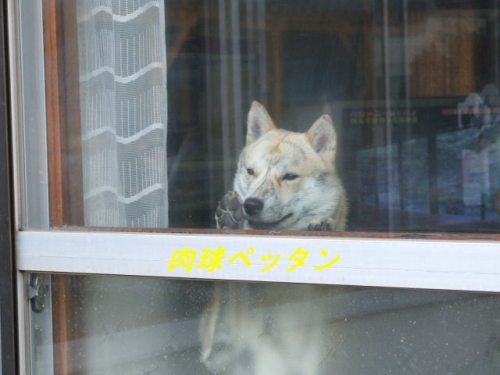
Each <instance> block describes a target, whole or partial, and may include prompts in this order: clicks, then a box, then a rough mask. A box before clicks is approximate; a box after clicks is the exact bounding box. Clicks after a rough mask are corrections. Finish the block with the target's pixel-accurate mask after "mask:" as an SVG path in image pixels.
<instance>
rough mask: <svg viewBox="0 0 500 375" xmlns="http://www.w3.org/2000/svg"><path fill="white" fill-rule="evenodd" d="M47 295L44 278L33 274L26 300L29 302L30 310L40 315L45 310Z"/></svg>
mask: <svg viewBox="0 0 500 375" xmlns="http://www.w3.org/2000/svg"><path fill="white" fill-rule="evenodd" d="M48 293H49V286H48V285H47V283H46V282H45V280H44V277H43V276H42V275H39V274H33V275H31V278H30V283H29V285H28V299H29V300H30V302H31V309H32V310H33V311H34V312H36V313H40V312H42V311H43V310H44V309H45V299H46V298H47V294H48Z"/></svg>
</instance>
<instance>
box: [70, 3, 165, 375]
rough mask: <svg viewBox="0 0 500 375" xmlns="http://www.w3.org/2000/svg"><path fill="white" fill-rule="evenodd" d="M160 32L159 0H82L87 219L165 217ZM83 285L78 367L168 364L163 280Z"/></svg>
mask: <svg viewBox="0 0 500 375" xmlns="http://www.w3.org/2000/svg"><path fill="white" fill-rule="evenodd" d="M165 38H166V36H165V11H164V4H163V1H158V0H156V1H155V0H78V48H79V64H80V95H81V98H80V103H81V111H80V112H81V124H82V149H83V155H82V158H83V184H84V186H83V191H84V217H85V225H86V226H93V227H102V226H104V227H140V228H143V227H147V228H161V227H167V226H168V220H167V212H168V200H167V171H166V155H167V153H166V131H167V90H166V76H167V75H166V40H165ZM137 251H141V249H139V248H138V249H137ZM80 289H81V291H80V297H79V298H80V299H81V301H82V303H83V304H84V306H85V309H84V310H83V311H81V313H80V314H81V315H80V323H79V324H80V325H81V328H82V330H83V331H84V332H85V334H86V336H85V338H84V339H82V340H80V341H79V342H75V343H74V344H73V345H75V348H74V350H73V351H72V352H73V353H84V355H81V356H77V355H76V354H75V356H76V357H75V360H74V361H73V362H72V363H71V366H72V370H73V371H74V372H76V373H85V374H92V375H94V374H95V375H98V374H99V375H100V374H109V375H135V374H146V373H152V372H154V371H156V370H157V369H162V371H163V370H164V366H166V365H168V362H166V361H165V360H164V359H163V356H162V355H161V353H160V354H158V351H159V350H160V351H161V348H163V347H166V346H167V345H168V342H169V336H168V333H169V331H168V329H167V328H166V327H167V326H168V325H167V324H163V325H162V328H158V327H156V326H155V322H156V321H157V320H158V316H162V314H163V311H164V310H165V306H163V305H162V304H172V298H171V296H170V295H169V294H168V291H166V290H165V282H164V281H162V280H156V279H148V281H147V282H144V283H142V282H141V280H139V279H136V278H124V277H109V278H103V277H97V276H96V277H87V278H85V279H84V281H82V282H81V285H80ZM122 290H125V291H128V293H122V292H121V291H122ZM130 291H136V292H137V293H133V292H132V293H131V292H130ZM131 295H132V296H133V298H132V297H131ZM152 301H159V302H158V303H159V305H158V306H155V307H154V308H153V307H152V305H151V303H152ZM145 307H147V308H145ZM168 319H169V317H168V316H162V321H168ZM131 343H136V344H139V343H140V349H141V350H136V349H137V346H131ZM160 372H161V371H160ZM163 373H165V372H163Z"/></svg>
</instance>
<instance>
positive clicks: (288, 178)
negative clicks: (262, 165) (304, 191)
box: [283, 173, 299, 181]
mask: <svg viewBox="0 0 500 375" xmlns="http://www.w3.org/2000/svg"><path fill="white" fill-rule="evenodd" d="M297 178H299V175H298V174H295V173H287V174H285V175H284V176H283V180H286V181H293V180H296V179H297Z"/></svg>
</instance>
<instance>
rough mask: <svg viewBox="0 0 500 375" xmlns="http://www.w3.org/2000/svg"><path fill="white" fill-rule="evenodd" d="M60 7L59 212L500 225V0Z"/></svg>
mask: <svg viewBox="0 0 500 375" xmlns="http://www.w3.org/2000/svg"><path fill="white" fill-rule="evenodd" d="M59 8H60V9H55V10H47V13H48V14H49V16H48V17H49V18H50V17H53V18H55V19H57V20H59V19H60V21H61V22H60V24H61V25H62V28H61V29H57V30H56V31H54V32H52V34H54V33H58V34H57V35H59V34H60V35H59V37H60V38H61V40H62V43H61V44H60V45H57V46H54V48H53V51H52V52H55V53H54V54H47V56H46V60H47V61H46V66H52V65H51V64H50V61H51V60H50V59H53V58H54V56H55V57H56V58H58V60H57V62H58V63H60V67H61V69H63V70H64V72H65V74H59V73H57V69H55V70H54V69H51V70H47V72H46V75H47V77H48V80H47V82H54V81H53V80H56V85H55V86H54V85H51V84H49V86H50V87H49V90H48V96H47V100H48V101H49V103H48V104H49V107H48V108H47V111H48V119H49V121H48V123H49V125H48V130H47V131H48V139H49V144H50V146H51V147H52V146H55V148H50V149H51V150H56V151H51V153H52V154H51V155H52V156H54V155H55V157H54V159H51V165H49V172H48V173H49V178H48V179H49V181H50V190H51V193H50V194H51V195H50V196H51V200H50V206H51V209H50V211H51V222H52V225H53V226H62V225H68V224H69V225H85V226H92V227H147V228H167V227H170V228H215V227H216V225H217V224H218V225H219V226H220V227H229V228H244V229H279V230H308V229H309V230H311V229H316V230H344V229H347V230H350V231H424V232H433V231H437V232H484V233H497V232H498V231H499V229H500V203H499V202H500V185H499V183H500V182H499V178H498V176H499V175H500V173H499V172H500V171H499V168H500V151H499V150H500V137H499V133H500V131H499V129H500V125H499V114H500V109H499V108H500V101H499V91H498V84H499V82H498V81H499V69H498V67H499V61H498V56H499V53H498V50H499V41H498V24H499V22H498V21H499V19H498V11H497V7H496V5H495V3H494V2H490V1H473V0H469V1H461V2H456V1H440V2H439V3H438V4H437V3H436V4H434V3H432V4H430V3H428V2H422V1H413V0H406V1H371V2H368V1H363V2H361V1H360V2H352V1H335V2H332V1H328V0H313V1H311V2H308V3H304V2H302V1H295V0H286V1H285V0H266V1H264V0H257V1H228V0H171V1H165V2H157V1H151V0H141V1H136V2H133V4H132V3H131V2H129V1H120V0H107V1H104V0H103V1H99V2H89V1H84V0H81V1H69V2H64V5H63V4H61V5H60V6H59ZM51 12H52V13H51ZM58 30H59V31H58ZM45 34H46V35H45V38H46V39H47V38H50V37H53V36H54V35H51V31H50V30H49V31H46V33H45ZM75 45H77V46H78V48H75ZM54 102H56V103H57V104H58V105H59V107H58V108H60V112H57V114H58V116H54V113H53V111H54V110H53V107H52V106H51V105H52V104H54ZM252 103H253V104H252ZM313 124H314V126H313ZM275 125H276V126H277V127H279V128H282V129H286V130H287V131H290V132H297V133H301V134H295V133H285V132H284V131H283V130H280V131H277V130H275V129H274V127H275ZM61 134H62V135H63V136H62V137H60V135H61ZM56 136H57V137H56ZM56 146H57V147H56ZM245 146H246V147H245ZM57 150H59V151H57ZM242 150H245V151H244V153H242ZM58 152H59V154H58ZM240 155H244V156H241V157H240ZM58 163H59V164H58ZM61 186H62V192H61V191H59V190H57V188H58V187H61ZM231 190H234V191H235V192H236V194H235V195H234V196H232V199H229V200H228V196H227V195H225V194H226V193H227V192H228V191H231ZM224 198H225V199H224ZM219 202H221V203H220V204H219ZM346 202H348V204H346ZM218 205H219V210H218V211H216V208H217V207H218ZM214 214H215V216H216V217H217V219H216V220H214Z"/></svg>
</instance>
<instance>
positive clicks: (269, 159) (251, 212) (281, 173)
mask: <svg viewBox="0 0 500 375" xmlns="http://www.w3.org/2000/svg"><path fill="white" fill-rule="evenodd" d="M247 126H248V129H247V136H246V146H245V148H244V149H243V151H242V152H241V154H240V158H239V162H238V170H237V172H236V175H235V177H234V182H233V191H229V192H228V193H227V194H226V196H224V198H223V199H222V200H221V201H220V203H219V206H218V207H217V209H216V213H215V221H216V224H217V227H218V228H224V229H242V228H243V229H264V230H323V231H325V230H326V231H343V230H345V226H346V217H347V200H346V193H345V190H344V187H343V186H342V182H341V181H340V178H339V177H338V174H337V171H336V168H335V157H336V154H337V133H336V132H335V127H334V126H333V121H332V119H331V117H330V116H328V115H323V116H321V117H320V118H319V119H318V120H317V121H316V122H315V123H314V124H313V125H312V126H311V128H310V129H309V130H308V131H307V132H306V133H295V132H290V131H287V130H284V129H278V128H277V127H276V126H275V125H274V122H273V120H272V119H271V117H270V116H269V114H268V112H267V110H266V109H265V108H264V106H263V105H262V104H260V103H258V102H253V103H252V106H251V108H250V111H249V113H248V122H247Z"/></svg>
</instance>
